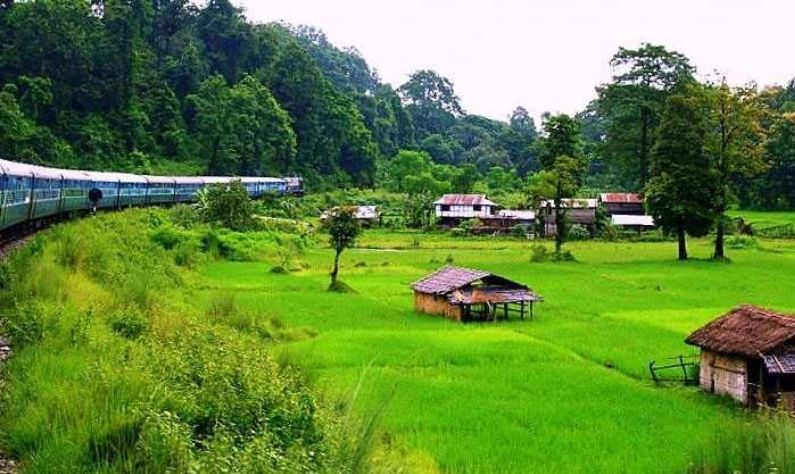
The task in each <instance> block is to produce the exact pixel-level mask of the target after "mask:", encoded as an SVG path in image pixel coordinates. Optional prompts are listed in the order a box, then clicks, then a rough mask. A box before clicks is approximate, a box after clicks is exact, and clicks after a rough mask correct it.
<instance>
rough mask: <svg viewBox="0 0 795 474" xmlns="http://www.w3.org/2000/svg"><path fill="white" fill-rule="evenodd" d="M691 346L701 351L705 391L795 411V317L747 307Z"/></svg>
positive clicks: (712, 326) (709, 326)
mask: <svg viewBox="0 0 795 474" xmlns="http://www.w3.org/2000/svg"><path fill="white" fill-rule="evenodd" d="M686 342H687V343H688V344H691V345H694V346H698V347H700V348H701V357H700V366H699V367H700V384H701V388H703V389H704V390H706V391H708V392H711V393H715V394H718V395H726V396H729V397H731V398H733V399H735V400H737V401H738V402H740V403H742V404H743V405H746V406H751V407H754V406H770V407H780V408H783V409H785V410H788V411H795V317H792V316H791V315H785V314H782V313H777V312H775V311H771V310H769V309H764V308H759V307H756V306H742V307H740V308H736V309H734V310H732V311H731V312H729V313H728V314H726V315H724V316H722V317H721V318H719V319H716V320H715V321H713V322H711V323H709V324H707V325H706V326H704V327H703V328H701V329H699V330H698V331H696V332H694V333H693V334H691V335H690V337H688V338H687V339H686Z"/></svg>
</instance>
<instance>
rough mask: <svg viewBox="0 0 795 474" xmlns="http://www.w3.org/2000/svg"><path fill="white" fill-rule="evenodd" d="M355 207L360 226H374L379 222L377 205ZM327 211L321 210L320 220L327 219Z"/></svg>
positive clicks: (379, 215) (379, 214) (379, 216)
mask: <svg viewBox="0 0 795 474" xmlns="http://www.w3.org/2000/svg"><path fill="white" fill-rule="evenodd" d="M355 207H356V220H357V221H359V224H360V225H361V226H362V227H376V226H379V225H380V224H381V213H380V212H378V207H377V206H355ZM328 215H329V211H325V212H323V214H321V215H320V221H321V222H322V221H325V220H326V219H328Z"/></svg>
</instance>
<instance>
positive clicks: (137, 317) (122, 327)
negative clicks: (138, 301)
mask: <svg viewBox="0 0 795 474" xmlns="http://www.w3.org/2000/svg"><path fill="white" fill-rule="evenodd" d="M148 326H149V321H147V320H146V318H144V317H143V316H142V315H141V314H140V313H139V312H137V311H135V310H127V311H124V312H123V313H121V314H119V315H117V316H116V317H115V318H113V319H112V320H111V323H110V327H111V329H112V330H113V332H114V333H116V334H118V335H119V336H121V337H123V338H125V339H131V340H135V339H138V338H139V337H141V335H142V334H143V333H144V332H145V331H146V329H147V327H148Z"/></svg>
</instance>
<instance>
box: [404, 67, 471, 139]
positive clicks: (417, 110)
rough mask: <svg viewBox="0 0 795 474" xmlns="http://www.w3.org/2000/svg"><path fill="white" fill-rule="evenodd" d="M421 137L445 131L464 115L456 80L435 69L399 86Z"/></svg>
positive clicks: (415, 74) (425, 71)
mask: <svg viewBox="0 0 795 474" xmlns="http://www.w3.org/2000/svg"><path fill="white" fill-rule="evenodd" d="M398 92H399V93H400V96H401V97H402V98H403V103H404V104H405V105H406V110H407V111H408V112H409V114H410V115H411V118H412V122H413V123H414V128H415V129H416V131H417V133H418V135H419V136H418V137H417V138H419V139H423V138H425V137H426V136H427V135H429V134H432V133H444V132H446V131H447V129H448V128H450V127H451V126H452V125H453V124H454V123H455V121H456V119H457V118H459V117H462V116H463V115H464V110H463V109H462V108H461V104H460V99H459V98H458V96H456V95H455V89H454V88H453V83H452V82H450V80H449V79H447V78H445V77H443V76H440V75H439V74H438V73H436V72H435V71H430V70H423V71H417V72H415V73H414V74H412V75H411V77H410V78H409V80H408V82H406V83H405V84H403V85H402V86H400V88H399V89H398Z"/></svg>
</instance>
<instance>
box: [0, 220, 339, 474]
mask: <svg viewBox="0 0 795 474" xmlns="http://www.w3.org/2000/svg"><path fill="white" fill-rule="evenodd" d="M169 212H170V211H164V210H135V211H129V212H125V213H120V214H113V215H110V214H109V215H102V216H100V217H98V218H96V219H91V220H86V221H81V222H74V223H69V224H66V225H64V226H61V227H57V228H55V229H54V230H53V231H51V232H48V233H46V234H42V235H40V236H38V237H37V238H36V239H34V241H33V243H32V244H31V245H29V246H28V247H27V248H25V249H23V250H21V251H20V252H18V253H16V254H15V255H13V256H12V257H11V258H10V259H9V260H8V261H7V262H5V263H4V266H3V271H2V272H0V275H2V276H3V279H2V288H3V289H2V292H0V309H1V310H2V314H3V315H4V317H5V319H6V324H5V327H6V328H7V330H8V332H9V334H10V335H11V336H12V337H13V340H14V343H15V345H16V348H17V350H16V351H15V352H16V356H15V357H14V358H13V359H12V361H11V362H10V363H9V365H8V367H7V379H8V380H7V382H8V383H7V385H5V386H4V390H5V389H7V393H6V394H5V396H4V398H3V399H2V405H0V443H1V444H2V447H3V449H4V450H5V451H7V452H9V453H10V454H12V455H13V456H15V457H16V458H18V459H20V460H21V462H22V467H23V468H24V469H25V471H26V472H34V473H35V472H82V471H94V472H207V471H225V472H242V471H249V472H268V471H284V472H340V471H346V470H350V469H352V464H351V462H350V460H349V458H348V457H347V455H346V454H345V450H344V449H342V447H343V446H344V445H345V444H346V443H348V441H347V440H345V439H342V437H344V436H346V435H347V433H348V431H347V428H346V425H345V421H344V420H343V419H342V417H341V416H340V415H339V414H338V413H335V412H334V410H332V409H331V408H330V407H327V406H326V405H325V404H324V403H322V402H321V401H320V399H319V398H318V397H317V395H316V394H315V393H314V391H313V390H312V389H311V388H310V387H309V386H308V385H307V383H306V381H305V379H304V377H303V376H302V375H301V374H300V373H299V372H297V371H296V370H295V369H294V368H293V367H291V366H285V365H280V364H278V363H277V362H276V361H275V359H274V358H273V357H272V346H271V345H270V344H265V343H264V342H270V341H274V340H277V339H288V338H293V339H300V338H306V337H312V336H313V335H314V334H309V333H310V331H309V330H307V329H301V328H287V327H286V326H285V325H284V324H283V323H281V322H279V321H276V320H274V319H271V318H262V317H260V316H261V315H259V314H254V313H250V312H247V311H241V310H240V309H239V308H238V307H237V305H236V304H235V302H234V298H233V297H226V296H223V295H222V296H219V297H218V298H216V300H215V301H214V303H213V305H212V307H211V309H210V310H209V311H207V312H205V311H203V310H202V309H200V308H198V307H197V305H196V303H195V298H194V297H193V293H194V291H195V290H194V289H193V288H194V283H193V282H195V281H196V279H197V278H196V275H195V274H194V273H192V270H191V268H190V266H187V265H180V263H182V262H183V260H181V259H182V257H179V255H180V252H184V251H185V250H184V249H185V248H186V247H185V246H186V245H188V246H189V247H190V248H191V249H193V250H191V252H200V250H199V249H200V248H201V246H200V245H199V243H200V241H201V238H202V235H206V234H207V233H211V232H214V231H212V230H209V229H206V228H196V229H192V228H184V226H183V227H181V228H179V227H177V226H176V225H175V224H173V223H172V222H171V221H170V220H169V219H170V218H169ZM183 224H184V223H183ZM285 238H286V239H289V237H285ZM222 239H227V240H228V241H230V242H250V241H251V239H261V240H260V241H261V242H263V243H265V244H266V245H264V246H263V248H267V242H274V237H273V236H265V237H263V236H260V237H257V236H253V237H250V238H243V237H238V236H234V235H232V234H224V237H222ZM247 239H248V240H247ZM230 245H231V246H232V247H233V246H234V243H233V244H230ZM252 245H253V244H252ZM271 245H273V244H271ZM175 257H179V258H175ZM191 258H192V259H193V260H192V261H195V262H200V261H207V260H208V259H211V258H213V257H211V256H209V255H207V254H198V255H196V256H195V258H193V257H191ZM299 334H303V336H302V337H299Z"/></svg>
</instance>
